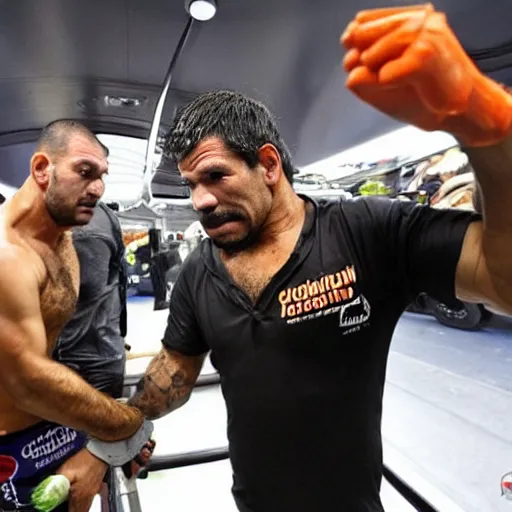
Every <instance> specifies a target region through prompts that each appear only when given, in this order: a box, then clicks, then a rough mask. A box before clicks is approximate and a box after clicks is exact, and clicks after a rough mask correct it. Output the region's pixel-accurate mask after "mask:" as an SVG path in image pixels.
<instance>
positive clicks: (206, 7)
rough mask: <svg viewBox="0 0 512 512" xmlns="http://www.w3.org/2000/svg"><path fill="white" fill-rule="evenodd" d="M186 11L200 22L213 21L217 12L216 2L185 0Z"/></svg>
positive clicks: (212, 0) (211, 0)
mask: <svg viewBox="0 0 512 512" xmlns="http://www.w3.org/2000/svg"><path fill="white" fill-rule="evenodd" d="M185 9H186V10H187V12H188V13H189V14H190V16H192V18H194V19H196V20H198V21H208V20H211V19H212V18H213V17H214V16H215V13H216V12H217V3H216V1H215V0H185Z"/></svg>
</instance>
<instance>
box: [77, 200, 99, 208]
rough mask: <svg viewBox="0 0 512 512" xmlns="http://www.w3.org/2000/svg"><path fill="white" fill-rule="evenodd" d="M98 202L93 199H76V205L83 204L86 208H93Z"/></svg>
mask: <svg viewBox="0 0 512 512" xmlns="http://www.w3.org/2000/svg"><path fill="white" fill-rule="evenodd" d="M97 204H98V201H94V200H92V199H89V200H87V199H83V200H82V201H78V206H85V207H86V208H95V207H96V205H97Z"/></svg>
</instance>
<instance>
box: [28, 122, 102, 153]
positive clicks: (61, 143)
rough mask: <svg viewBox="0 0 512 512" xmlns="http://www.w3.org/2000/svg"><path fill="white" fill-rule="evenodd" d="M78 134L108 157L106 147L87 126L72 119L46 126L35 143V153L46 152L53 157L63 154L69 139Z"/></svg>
mask: <svg viewBox="0 0 512 512" xmlns="http://www.w3.org/2000/svg"><path fill="white" fill-rule="evenodd" d="M77 133H79V134H80V135H84V136H85V137H87V138H88V139H89V140H90V141H93V142H96V143H97V144H98V145H100V146H101V147H102V148H103V151H104V152H105V156H108V155H109V150H108V148H107V146H105V145H104V144H102V143H101V142H100V140H99V139H98V137H96V135H94V133H92V131H91V130H89V128H87V126H85V125H84V124H82V123H80V122H79V121H75V120H74V119H57V120H56V121H52V122H51V123H49V124H47V125H46V126H45V127H44V128H43V130H42V131H41V135H40V136H39V139H38V141H37V145H36V151H43V150H44V151H48V152H50V153H51V154H53V155H62V154H65V153H66V151H67V148H68V143H69V139H70V138H71V137H72V136H73V135H74V134H77Z"/></svg>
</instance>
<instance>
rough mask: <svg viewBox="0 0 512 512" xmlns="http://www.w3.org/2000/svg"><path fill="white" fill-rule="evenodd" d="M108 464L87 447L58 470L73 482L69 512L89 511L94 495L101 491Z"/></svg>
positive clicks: (58, 472)
mask: <svg viewBox="0 0 512 512" xmlns="http://www.w3.org/2000/svg"><path fill="white" fill-rule="evenodd" d="M107 467H108V466H107V465H106V464H105V463H104V462H103V461H101V460H100V459H98V458H96V457H95V456H94V455H92V454H91V453H90V452H89V451H88V450H87V449H85V448H84V449H83V450H81V451H79V452H78V453H77V454H75V455H73V457H71V458H69V459H68V460H67V461H66V462H65V463H64V464H63V465H62V466H61V467H60V468H59V470H58V471H57V474H61V475H64V476H66V477H67V478H68V480H69V481H70V483H71V489H70V491H69V500H68V501H69V512H89V509H90V508H91V504H92V501H93V499H94V496H95V495H96V494H98V493H99V492H100V489H101V484H102V482H103V478H104V476H105V473H106V471H107Z"/></svg>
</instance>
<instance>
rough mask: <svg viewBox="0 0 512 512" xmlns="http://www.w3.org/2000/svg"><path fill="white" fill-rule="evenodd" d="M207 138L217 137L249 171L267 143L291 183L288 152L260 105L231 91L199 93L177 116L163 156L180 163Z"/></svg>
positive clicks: (271, 119) (273, 123) (270, 119)
mask: <svg viewBox="0 0 512 512" xmlns="http://www.w3.org/2000/svg"><path fill="white" fill-rule="evenodd" d="M207 137H219V138H220V139H221V140H222V141H223V142H224V144H225V145H226V146H227V147H228V148H229V149H230V150H231V151H233V152H234V153H235V154H237V155H238V156H240V157H241V158H242V159H243V160H244V161H245V162H246V163H247V165H248V166H249V167H250V168H251V169H252V168H254V167H255V166H256V165H257V163H258V161H259V159H258V150H259V148H261V146H263V145H264V144H267V143H270V144H272V145H274V146H275V147H276V149H277V151H278V152H279V155H280V157H281V161H282V165H283V170H284V174H285V175H286V178H287V179H288V181H289V182H290V183H292V182H293V175H294V167H293V164H292V157H291V155H290V151H289V150H288V148H287V147H286V144H285V143H284V141H283V139H282V138H281V135H280V134H279V131H278V129H277V126H276V122H275V120H274V118H273V117H272V114H271V113H270V111H269V110H268V108H267V107H266V106H265V105H263V103H260V102H258V101H256V100H254V99H252V98H249V97H247V96H245V95H243V94H241V93H238V92H234V91H213V92H208V93H205V94H201V95H200V96H198V97H197V98H195V99H194V100H193V101H191V102H190V103H189V104H188V105H186V106H185V107H184V108H182V109H181V110H180V112H178V114H177V115H176V117H175V119H174V121H173V124H172V127H171V129H170V130H169V133H168V134H167V136H166V138H165V144H164V153H165V155H166V156H167V157H169V158H172V159H174V160H175V161H176V162H177V163H179V162H180V161H181V160H183V159H184V158H185V157H186V156H187V155H188V154H190V153H191V152H192V151H193V149H194V148H195V147H196V146H197V144H198V143H199V142H200V141H201V140H203V139H205V138H207Z"/></svg>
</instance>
